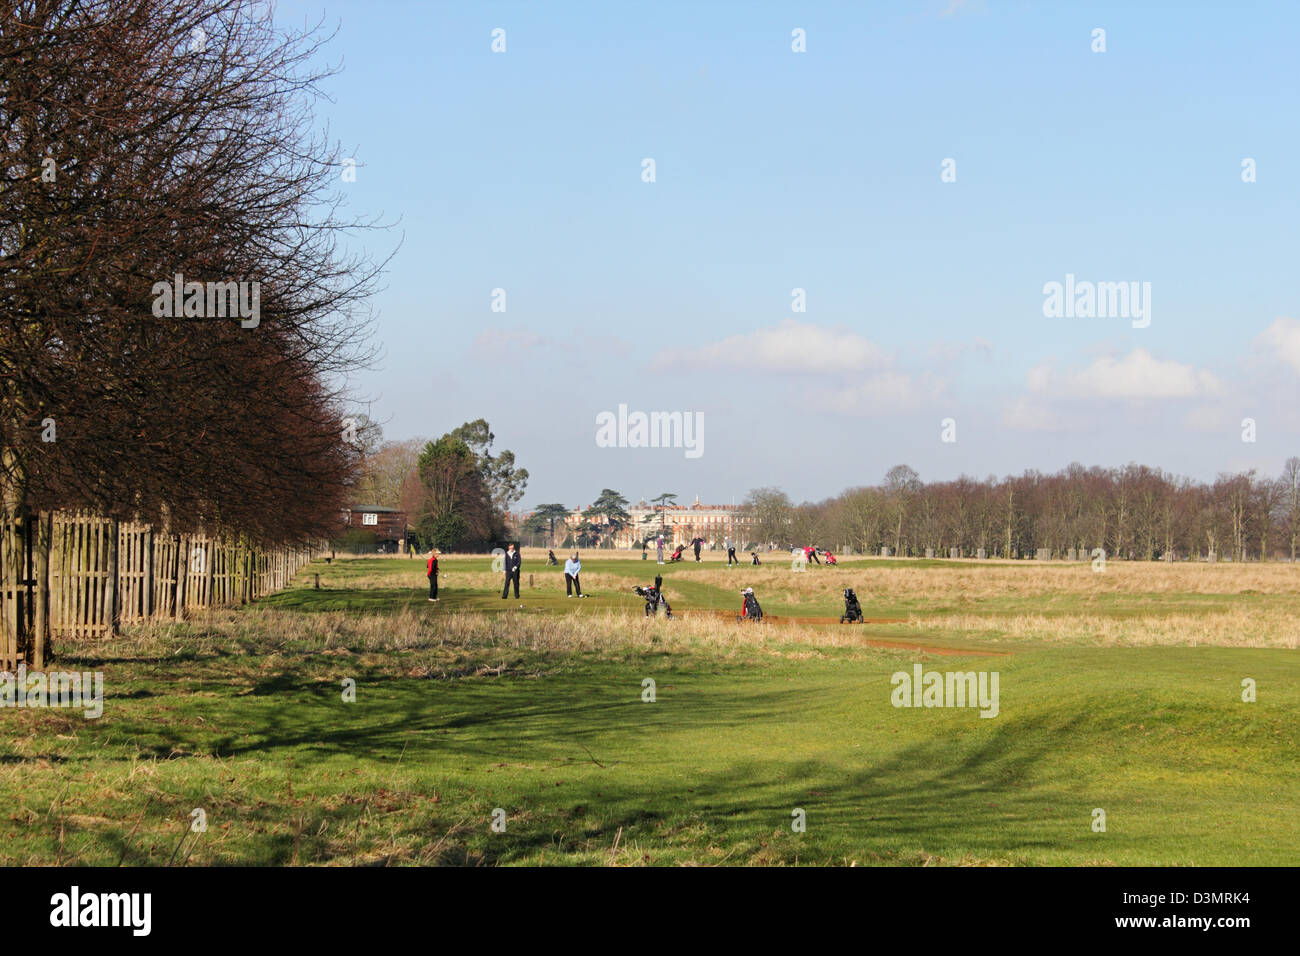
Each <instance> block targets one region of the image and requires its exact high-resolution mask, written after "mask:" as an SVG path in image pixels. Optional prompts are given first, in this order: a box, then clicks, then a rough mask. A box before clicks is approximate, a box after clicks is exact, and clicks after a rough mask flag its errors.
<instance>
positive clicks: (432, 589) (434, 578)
mask: <svg viewBox="0 0 1300 956" xmlns="http://www.w3.org/2000/svg"><path fill="white" fill-rule="evenodd" d="M427 577H428V578H429V600H430V601H436V600H438V549H437V548H434V549H433V550H431V551H430V552H429V570H428V572H427Z"/></svg>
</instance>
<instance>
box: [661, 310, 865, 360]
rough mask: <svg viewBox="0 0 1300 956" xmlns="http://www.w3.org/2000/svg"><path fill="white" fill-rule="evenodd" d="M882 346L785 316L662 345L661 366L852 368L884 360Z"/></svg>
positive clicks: (845, 332)
mask: <svg viewBox="0 0 1300 956" xmlns="http://www.w3.org/2000/svg"><path fill="white" fill-rule="evenodd" d="M889 361H890V358H889V356H888V355H887V354H886V353H885V351H884V350H883V349H882V348H881V347H880V346H879V345H877V344H876V343H875V342H872V341H871V340H870V339H867V338H864V337H862V336H861V335H858V334H857V333H855V332H849V331H848V330H845V329H830V328H824V327H822V326H819V325H811V324H808V323H803V322H797V321H795V320H794V319H786V320H785V321H784V322H782V323H780V324H779V325H776V326H773V327H772V328H766V329H758V330H756V331H754V332H749V333H746V334H744V335H733V336H730V337H728V338H725V339H722V340H721V341H719V342H712V343H709V344H705V345H699V346H689V347H688V346H679V347H674V348H668V349H664V350H663V351H662V352H660V353H659V355H658V357H657V358H656V360H655V364H656V366H658V367H661V368H680V367H682V366H684V365H686V366H693V367H697V368H701V367H702V368H716V367H721V366H736V365H739V366H744V367H745V368H751V369H761V370H764V371H771V372H812V373H825V372H854V371H861V370H863V369H869V368H881V367H883V366H885V365H888V364H889Z"/></svg>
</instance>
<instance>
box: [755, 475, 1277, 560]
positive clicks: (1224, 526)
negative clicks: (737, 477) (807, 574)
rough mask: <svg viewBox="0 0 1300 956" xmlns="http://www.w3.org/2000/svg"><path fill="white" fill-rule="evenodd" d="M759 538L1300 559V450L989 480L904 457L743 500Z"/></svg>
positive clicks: (942, 549) (908, 548) (902, 550)
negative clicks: (812, 494)
mask: <svg viewBox="0 0 1300 956" xmlns="http://www.w3.org/2000/svg"><path fill="white" fill-rule="evenodd" d="M746 509H747V511H748V513H749V515H750V516H751V518H752V520H753V522H754V526H753V527H754V531H753V535H754V536H755V537H756V539H757V540H763V541H773V542H778V543H781V544H799V545H802V544H805V543H813V544H819V545H822V546H827V547H835V548H837V549H838V548H842V547H850V548H852V549H854V550H857V551H863V552H866V553H871V554H878V553H880V550H881V549H882V548H888V549H889V551H890V553H893V554H897V555H920V554H924V553H925V552H926V550H927V549H932V550H933V551H934V553H935V554H936V555H938V556H944V557H946V556H947V555H948V553H949V551H950V549H953V548H956V549H958V550H959V552H960V553H961V554H962V555H963V556H972V555H975V554H977V553H978V551H979V550H980V549H983V550H984V551H985V553H986V554H987V555H989V556H1012V557H1014V556H1025V557H1028V556H1033V555H1035V554H1036V553H1037V552H1038V551H1039V549H1049V550H1051V551H1052V552H1053V554H1054V555H1055V556H1057V557H1061V556H1064V555H1066V554H1068V553H1069V551H1071V550H1074V551H1076V552H1083V553H1085V554H1087V553H1091V551H1092V549H1094V548H1103V549H1105V551H1106V553H1107V554H1108V555H1114V556H1118V557H1123V558H1133V559H1138V560H1154V559H1158V558H1163V557H1165V556H1173V557H1177V558H1179V559H1183V558H1189V557H1197V556H1202V557H1208V556H1209V555H1210V554H1214V555H1216V556H1219V557H1224V558H1228V557H1231V558H1235V559H1237V560H1244V559H1264V560H1271V559H1275V558H1279V557H1284V558H1289V559H1290V560H1295V559H1296V557H1297V553H1298V552H1300V458H1291V459H1288V461H1287V462H1286V465H1285V467H1284V469H1283V472H1282V474H1281V475H1280V476H1279V477H1277V478H1268V477H1265V476H1260V475H1258V474H1257V473H1256V472H1255V471H1253V470H1252V471H1246V472H1239V473H1234V474H1221V475H1219V477H1218V478H1217V479H1215V480H1214V481H1213V482H1210V483H1204V482H1197V481H1192V480H1191V479H1188V478H1182V477H1179V476H1176V475H1173V474H1170V473H1169V472H1165V471H1161V470H1160V469H1157V468H1149V467H1147V466H1146V465H1137V464H1129V465H1125V466H1124V467H1123V468H1099V467H1092V468H1086V467H1084V466H1083V465H1080V464H1073V465H1070V466H1069V467H1068V468H1066V469H1064V470H1063V471H1059V472H1056V473H1055V474H1042V473H1040V472H1037V471H1027V472H1025V473H1024V474H1022V475H1019V476H1017V477H1006V478H1002V479H998V478H995V477H992V476H990V477H989V478H986V479H984V480H983V481H981V480H978V479H975V478H969V477H965V476H963V477H960V478H958V479H956V480H954V481H939V482H929V483H923V482H922V481H921V480H920V478H919V476H918V475H917V473H916V472H915V471H913V470H912V469H911V468H909V467H907V466H906V465H899V466H896V467H894V468H892V469H890V471H889V473H888V474H887V475H886V477H885V480H884V482H882V483H881V484H879V485H875V486H869V487H858V488H851V489H849V490H847V491H845V492H844V493H843V494H841V495H839V496H838V497H835V498H830V499H827V500H825V501H822V502H818V503H813V504H803V505H797V506H796V505H793V504H792V503H791V502H790V501H789V499H788V498H787V497H786V496H785V495H784V494H783V493H782V492H780V491H779V490H777V489H774V488H759V489H756V490H754V491H752V492H751V493H750V495H749V497H748V499H747V500H746Z"/></svg>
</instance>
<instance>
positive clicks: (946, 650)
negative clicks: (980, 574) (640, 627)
mask: <svg viewBox="0 0 1300 956" xmlns="http://www.w3.org/2000/svg"><path fill="white" fill-rule="evenodd" d="M678 613H679V614H680V615H681V616H682V617H716V618H721V619H723V620H727V619H732V620H734V619H735V617H736V614H735V612H733V611H718V610H691V611H680V612H678ZM763 623H764V624H771V625H775V626H778V627H780V626H785V627H794V626H798V625H802V624H834V625H835V626H837V627H839V626H841V625H840V619H839V618H838V617H791V616H789V615H786V614H764V615H763ZM906 623H907V619H906V618H902V617H868V618H863V624H906ZM842 626H843V627H846V628H850V629H854V628H856V627H857V625H853V624H845V625H842ZM857 633H870V632H867V631H859V632H857ZM859 640H860V642H861V643H862V644H865V645H867V646H868V647H887V648H890V649H892V650H908V651H925V652H926V653H928V654H934V655H936V656H939V657H973V656H977V655H978V656H988V657H1008V656H1010V654H1011V653H1012V652H1011V651H994V650H989V649H986V648H982V647H976V648H966V647H946V646H944V645H942V644H932V643H930V642H928V641H906V640H898V639H883V638H872V637H862V638H859Z"/></svg>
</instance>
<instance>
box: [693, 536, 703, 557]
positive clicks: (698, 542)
mask: <svg viewBox="0 0 1300 956" xmlns="http://www.w3.org/2000/svg"><path fill="white" fill-rule="evenodd" d="M691 544H693V545H694V546H695V560H696V561H698V560H700V545H702V544H704V539H703V538H696V539H695V540H694V541H692V542H691Z"/></svg>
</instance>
